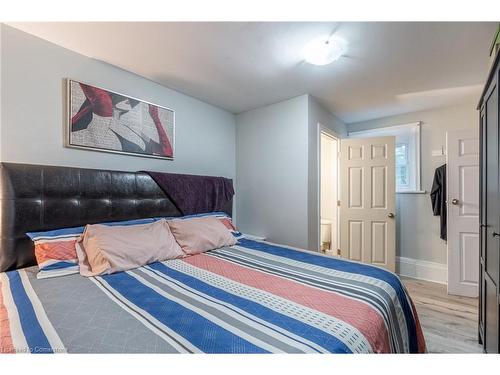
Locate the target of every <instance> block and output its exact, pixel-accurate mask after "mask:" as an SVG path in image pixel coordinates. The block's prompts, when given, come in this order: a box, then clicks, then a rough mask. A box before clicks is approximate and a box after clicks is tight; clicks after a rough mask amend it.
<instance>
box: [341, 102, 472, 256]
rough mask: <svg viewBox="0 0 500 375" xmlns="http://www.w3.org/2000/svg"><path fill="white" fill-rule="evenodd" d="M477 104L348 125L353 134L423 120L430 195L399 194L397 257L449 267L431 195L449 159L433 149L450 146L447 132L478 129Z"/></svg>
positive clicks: (425, 177) (423, 160)
mask: <svg viewBox="0 0 500 375" xmlns="http://www.w3.org/2000/svg"><path fill="white" fill-rule="evenodd" d="M475 107H476V102H470V103H466V104H463V105H460V106H456V107H448V108H440V109H435V110H431V111H424V112H415V113H408V114H404V115H398V116H393V117H387V118H382V119H378V120H372V121H366V122H361V123H356V124H350V125H348V130H349V131H358V130H366V129H373V128H378V127H383V126H390V125H400V124H405V123H410V122H416V121H422V126H421V174H422V190H426V191H427V194H396V210H397V211H396V215H397V216H396V218H397V222H396V225H397V230H396V254H397V255H399V256H403V257H407V258H414V259H419V260H426V261H431V262H437V263H443V264H446V262H447V258H446V242H445V241H443V240H441V239H440V238H439V217H438V216H433V214H432V210H431V203H430V198H429V194H428V193H429V192H430V189H431V187H432V180H433V177H434V170H435V169H436V168H437V167H439V166H440V165H442V164H444V163H445V162H446V157H445V156H432V154H431V152H432V150H435V149H438V148H439V147H441V146H443V147H445V146H446V131H452V130H460V129H470V128H475V127H477V126H478V114H477V111H476V109H475Z"/></svg>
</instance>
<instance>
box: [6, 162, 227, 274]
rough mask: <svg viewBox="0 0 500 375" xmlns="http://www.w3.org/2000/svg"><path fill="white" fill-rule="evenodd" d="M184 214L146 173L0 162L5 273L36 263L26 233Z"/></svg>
mask: <svg viewBox="0 0 500 375" xmlns="http://www.w3.org/2000/svg"><path fill="white" fill-rule="evenodd" d="M224 211H225V212H226V213H228V214H229V215H231V213H232V200H231V201H229V202H228V203H227V205H226V207H225V209H224ZM180 215H181V214H180V212H179V210H178V209H177V208H176V207H175V205H174V204H173V203H172V201H170V199H169V198H167V196H166V195H165V193H164V192H163V191H162V190H161V189H160V188H159V187H158V185H157V184H156V183H155V182H154V181H153V180H152V179H151V177H149V175H147V174H145V173H140V172H138V173H135V172H120V171H108V170H100V169H83V168H69V167H55V166H44V165H31V164H14V163H0V272H3V271H7V270H11V269H16V268H21V267H27V266H32V265H35V264H36V261H35V255H34V251H33V245H32V242H31V241H30V239H29V238H28V237H27V236H26V234H25V233H26V232H30V231H43V230H51V229H58V228H68V227H75V226H81V225H86V224H93V223H99V222H106V221H118V220H129V219H138V218H146V217H154V216H180Z"/></svg>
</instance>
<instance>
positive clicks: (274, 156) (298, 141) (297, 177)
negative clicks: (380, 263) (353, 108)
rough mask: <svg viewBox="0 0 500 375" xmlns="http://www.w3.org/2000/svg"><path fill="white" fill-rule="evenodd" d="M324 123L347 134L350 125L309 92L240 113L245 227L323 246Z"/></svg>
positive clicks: (240, 203) (241, 220)
mask: <svg viewBox="0 0 500 375" xmlns="http://www.w3.org/2000/svg"><path fill="white" fill-rule="evenodd" d="M318 123H321V124H322V125H324V126H326V127H328V128H329V129H331V130H332V131H334V132H335V133H336V134H337V135H339V136H343V135H345V134H346V128H345V124H343V123H342V122H341V121H340V120H338V119H337V118H335V117H334V116H333V115H332V114H330V113H329V112H328V111H327V110H325V109H324V108H323V107H322V106H321V105H320V104H319V103H318V102H317V101H316V99H315V98H313V97H311V96H309V95H302V96H299V97H296V98H293V99H290V100H286V101H283V102H280V103H276V104H273V105H269V106H266V107H262V108H258V109H255V110H252V111H248V112H244V113H242V114H239V115H237V116H236V173H237V178H236V180H237V189H236V194H237V197H238V199H237V215H236V218H237V224H238V227H239V228H240V230H241V231H243V232H246V233H249V234H254V235H259V236H263V237H266V238H267V239H268V240H269V241H272V242H280V243H285V244H288V245H292V246H297V247H302V248H309V249H310V250H317V249H318V233H319V210H318V207H319V202H318V198H319V194H318V193H319V179H318V157H319V156H318V155H319V145H318V142H317V137H318Z"/></svg>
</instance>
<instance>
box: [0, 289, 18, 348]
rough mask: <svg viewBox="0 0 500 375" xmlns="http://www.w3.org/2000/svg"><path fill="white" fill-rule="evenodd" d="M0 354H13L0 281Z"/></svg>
mask: <svg viewBox="0 0 500 375" xmlns="http://www.w3.org/2000/svg"><path fill="white" fill-rule="evenodd" d="M0 353H15V350H14V345H13V344H12V337H11V334H10V325H9V315H8V314H7V308H6V307H5V305H4V302H3V294H2V282H1V281H0Z"/></svg>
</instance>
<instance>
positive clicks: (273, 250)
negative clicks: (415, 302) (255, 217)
mask: <svg viewBox="0 0 500 375" xmlns="http://www.w3.org/2000/svg"><path fill="white" fill-rule="evenodd" d="M238 245H241V246H243V247H246V248H248V249H253V250H258V251H262V252H266V253H269V254H273V255H277V256H281V257H285V258H289V259H293V260H296V261H299V262H304V263H309V264H314V265H317V266H320V267H325V268H330V269H334V270H337V271H342V272H349V273H355V274H359V275H364V276H369V277H373V278H376V279H379V280H383V281H385V282H386V283H388V284H389V285H391V286H392V288H394V290H395V291H396V294H397V296H398V299H399V302H400V304H401V308H402V309H403V312H404V315H405V320H406V326H407V329H408V332H409V333H410V335H409V336H410V337H409V339H410V352H413V353H416V352H418V343H417V335H416V334H415V332H416V325H415V319H414V317H413V310H412V308H411V306H410V305H409V303H408V299H407V296H406V292H405V289H404V287H403V285H402V283H401V281H400V279H399V277H397V275H395V274H394V273H392V272H389V271H387V270H384V269H382V268H378V267H374V266H371V265H367V264H362V263H356V262H351V261H346V260H342V259H339V258H331V257H324V256H319V255H318V254H314V253H307V252H305V251H298V250H294V249H290V248H284V247H281V246H277V245H272V244H270V243H264V242H259V241H253V240H249V239H247V238H242V239H239V240H238Z"/></svg>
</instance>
